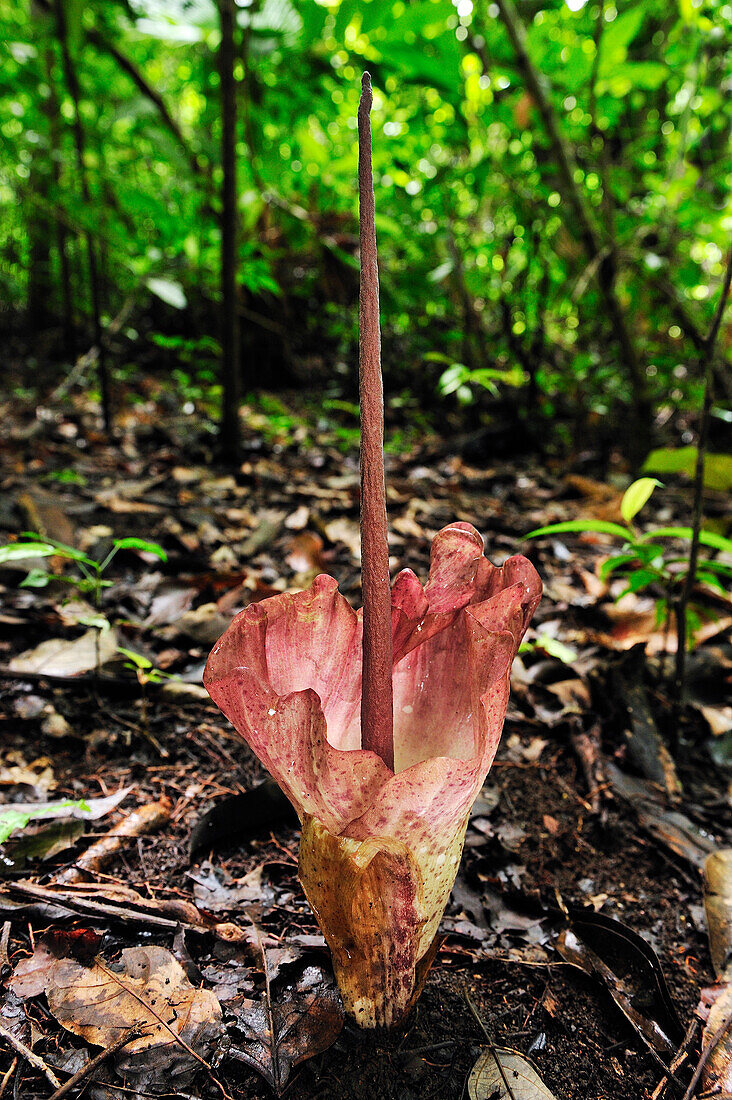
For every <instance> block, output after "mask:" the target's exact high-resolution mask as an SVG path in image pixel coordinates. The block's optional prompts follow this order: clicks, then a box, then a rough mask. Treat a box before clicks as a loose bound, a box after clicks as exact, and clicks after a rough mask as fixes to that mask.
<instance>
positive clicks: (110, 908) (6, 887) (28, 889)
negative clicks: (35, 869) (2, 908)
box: [3, 882, 202, 932]
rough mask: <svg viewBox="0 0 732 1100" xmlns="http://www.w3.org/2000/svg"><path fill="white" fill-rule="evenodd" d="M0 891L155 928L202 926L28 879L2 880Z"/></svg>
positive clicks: (63, 907) (199, 928)
mask: <svg viewBox="0 0 732 1100" xmlns="http://www.w3.org/2000/svg"><path fill="white" fill-rule="evenodd" d="M3 892H4V893H6V894H8V893H14V894H20V896H21V897H26V898H30V899H31V900H33V901H42V902H45V903H46V904H47V905H58V906H60V907H61V908H62V909H68V910H69V911H70V912H71V913H83V914H85V915H88V916H98V917H107V918H112V919H115V920H121V921H130V922H132V923H136V924H154V925H157V927H159V928H169V929H170V930H171V931H177V929H178V928H186V929H189V930H190V931H197V932H200V931H201V930H202V929H201V927H200V926H198V925H195V924H187V923H186V922H185V921H180V920H171V919H170V918H169V917H160V916H158V915H157V914H155V913H150V912H149V911H147V910H142V909H141V910H137V909H132V908H130V907H128V906H124V905H114V904H113V903H111V902H99V901H92V900H91V899H89V898H79V897H75V896H74V895H73V894H66V893H61V891H56V890H49V889H48V888H47V887H45V886H37V885H35V884H34V883H31V882H6V883H4V884H3Z"/></svg>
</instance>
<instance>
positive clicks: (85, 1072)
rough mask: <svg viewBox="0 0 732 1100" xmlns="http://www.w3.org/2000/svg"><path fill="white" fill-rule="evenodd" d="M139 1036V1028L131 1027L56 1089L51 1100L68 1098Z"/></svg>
mask: <svg viewBox="0 0 732 1100" xmlns="http://www.w3.org/2000/svg"><path fill="white" fill-rule="evenodd" d="M139 1034H140V1030H139V1028H136V1027H131V1028H130V1029H129V1031H126V1032H125V1033H124V1035H120V1037H119V1039H116V1040H115V1041H114V1042H113V1043H112V1045H111V1046H109V1047H107V1048H106V1050H102V1051H101V1052H100V1053H99V1054H97V1055H96V1056H95V1057H94V1058H92V1059H91V1060H90V1061H89V1062H87V1064H86V1065H85V1066H82V1067H81V1069H80V1070H77V1072H76V1073H75V1074H74V1076H73V1077H69V1079H68V1081H65V1082H64V1084H63V1085H61V1088H59V1089H56V1091H55V1092H54V1094H53V1096H52V1097H51V1100H62V1097H64V1096H68V1094H69V1093H70V1092H71V1090H72V1089H75V1088H76V1086H77V1085H80V1084H81V1082H82V1081H86V1079H87V1077H91V1075H92V1074H93V1073H94V1071H95V1070H96V1069H97V1068H98V1067H99V1066H101V1064H102V1062H104V1061H105V1060H106V1059H107V1058H111V1056H112V1055H113V1054H116V1053H117V1051H118V1050H121V1049H122V1047H123V1046H126V1045H127V1043H129V1042H131V1040H132V1039H135V1038H137V1036H138V1035H139Z"/></svg>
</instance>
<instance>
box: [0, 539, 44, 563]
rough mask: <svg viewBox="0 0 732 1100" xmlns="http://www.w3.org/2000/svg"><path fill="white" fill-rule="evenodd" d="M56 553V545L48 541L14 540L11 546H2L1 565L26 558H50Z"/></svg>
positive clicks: (0, 547)
mask: <svg viewBox="0 0 732 1100" xmlns="http://www.w3.org/2000/svg"><path fill="white" fill-rule="evenodd" d="M56 553H57V550H56V547H55V546H51V545H50V544H49V543H47V542H12V543H10V545H9V546H0V565H4V564H5V562H8V561H22V560H23V559H24V558H50V557H53V555H54V554H56Z"/></svg>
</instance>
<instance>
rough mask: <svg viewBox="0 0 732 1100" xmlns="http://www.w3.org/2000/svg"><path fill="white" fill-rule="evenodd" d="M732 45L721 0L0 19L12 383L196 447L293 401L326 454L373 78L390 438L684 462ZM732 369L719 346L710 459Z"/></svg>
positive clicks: (2, 295)
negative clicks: (359, 147)
mask: <svg viewBox="0 0 732 1100" xmlns="http://www.w3.org/2000/svg"><path fill="white" fill-rule="evenodd" d="M227 25H228V30H227ZM730 25H732V6H730V3H729V2H728V0H617V6H616V4H615V3H614V2H613V0H602V2H601V3H598V2H596V0H586V2H585V3H583V2H582V0H568V2H559V0H519V2H518V5H517V6H516V7H514V0H497V2H495V3H494V2H488V0H472V2H471V0H456V2H454V0H340V2H339V0H236V2H235V0H2V3H0V52H1V53H2V65H1V66H0V134H1V135H2V141H1V142H0V300H1V301H2V305H0V327H1V328H2V331H3V334H4V338H3V343H4V345H5V355H4V358H5V359H6V365H7V364H9V365H10V366H11V370H10V371H8V370H6V377H5V384H4V385H5V388H6V389H7V390H8V392H10V393H11V394H12V393H13V392H15V393H17V394H19V395H20V396H26V397H28V398H32V399H34V400H37V401H43V400H44V399H45V398H46V396H47V395H48V394H49V393H50V392H51V391H53V390H54V389H55V388H57V387H58V386H59V385H60V384H61V385H62V386H63V385H66V386H67V389H68V390H71V389H72V388H73V386H76V387H79V386H82V387H85V392H86V393H87V394H89V393H91V395H92V397H94V398H95V399H102V400H105V401H106V403H107V404H108V406H109V410H110V413H111V415H112V416H114V415H117V414H118V413H119V411H120V409H121V408H123V407H124V406H125V405H126V404H128V405H129V404H130V403H132V404H134V402H135V401H141V400H143V399H145V398H146V397H148V396H149V394H150V392H151V389H150V387H151V386H152V385H153V384H154V385H155V386H157V387H160V390H159V391H158V390H157V389H156V391H155V392H156V393H157V392H161V393H162V394H163V395H164V396H165V395H167V400H168V401H175V402H180V404H181V407H185V408H186V409H188V410H189V411H194V410H195V411H196V412H197V413H199V414H200V415H201V417H202V418H203V419H204V420H205V419H209V420H210V421H211V422H212V423H216V422H217V421H218V419H219V417H220V416H221V412H222V385H227V386H228V387H229V391H228V392H229V394H231V393H233V394H234V395H236V393H237V386H239V385H240V392H241V394H242V396H243V397H244V398H246V399H249V400H250V401H252V400H254V401H257V402H259V405H258V407H259V409H260V411H261V413H262V414H263V416H264V417H265V418H266V419H267V420H268V422H269V423H270V424H271V423H272V422H273V421H276V419H277V417H278V416H287V415H289V414H288V413H287V411H286V410H287V409H288V408H289V406H288V405H287V404H286V403H283V399H282V398H281V397H276V396H272V395H273V394H275V395H276V394H280V395H282V394H287V393H290V392H292V391H301V392H302V393H304V394H311V395H313V394H315V395H317V402H316V404H317V405H318V407H322V408H323V409H324V410H325V411H328V410H330V412H331V413H333V414H337V416H338V417H339V418H340V422H341V424H342V426H343V435H344V438H345V439H346V441H348V440H349V438H350V436H353V435H354V434H355V430H356V426H357V419H356V414H357V409H356V408H355V406H354V405H353V401H354V400H355V399H356V395H357V380H356V369H355V363H356V360H357V308H356V303H357V296H358V252H357V240H358V224H357V191H356V131H355V127H356V108H357V103H358V96H359V92H360V76H361V72H362V70H363V69H364V68H368V69H369V71H370V72H371V74H372V77H373V81H374V86H375V101H374V112H373V118H372V122H373V127H374V169H375V183H376V206H377V231H378V234H379V248H380V267H381V294H382V325H383V345H384V355H383V358H384V371H385V385H386V389H387V394H388V396H389V416H390V417H391V418H392V421H393V423H395V424H399V425H402V426H403V428H402V429H400V430H404V431H407V432H408V431H412V432H415V431H416V432H420V431H422V430H426V429H427V428H428V427H429V426H430V425H434V426H437V427H438V428H443V429H444V427H445V425H447V424H449V425H451V426H452V427H454V428H455V430H458V431H464V432H465V433H468V434H469V433H471V432H472V433H474V434H475V436H476V439H477V440H478V443H477V444H476V446H477V447H478V449H480V447H483V449H484V451H485V453H486V455H487V456H488V457H489V456H490V455H491V454H492V453H495V452H496V451H497V450H500V449H501V448H504V449H506V450H510V449H511V448H512V447H513V448H524V449H526V448H528V447H536V448H538V449H541V450H543V451H544V452H545V453H546V452H550V453H554V454H559V455H561V454H564V453H570V452H572V451H577V450H578V449H582V448H583V447H588V446H592V447H593V448H595V450H596V452H597V453H598V454H601V455H602V454H604V455H606V456H608V455H610V454H611V453H612V452H616V453H620V454H622V455H623V456H625V458H626V459H628V460H629V461H630V462H638V461H640V459H642V457H643V455H644V453H645V452H646V451H647V450H648V449H649V448H650V447H651V446H652V444H653V442H654V439H655V440H656V441H660V442H664V441H665V442H669V441H670V442H672V443H675V444H677V445H679V446H681V445H682V444H689V443H691V442H693V440H694V434H693V430H692V429H694V428H695V425H696V422H697V414H698V411H699V409H700V407H701V403H702V390H703V384H704V364H703V359H704V352H705V344H704V341H705V334H706V333H707V331H708V329H709V327H710V325H711V323H712V318H713V315H714V311H715V308H716V304H717V301H718V298H719V294H720V286H721V285H722V282H723V276H724V272H725V264H726V259H727V252H728V249H729V242H730V239H731V238H732V233H731V232H730V231H731V230H732V200H731V199H730V193H731V189H730V183H731V182H732V162H731V160H730V123H731V120H732V97H731V96H730V88H731V87H732V52H730V50H729V31H730ZM222 29H223V32H224V38H223V39H222ZM227 36H228V48H229V53H230V56H229V58H228V61H227V55H226V48H227V42H226V41H225V39H226V38H227ZM227 64H229V65H230V68H231V71H232V73H233V80H234V84H233V88H234V98H235V103H234V107H235V117H232V115H231V112H230V113H229V115H228V116H227V115H226V112H225V111H223V112H222V98H223V99H224V100H225V96H224V97H222V77H223V80H224V84H225V81H226V75H225V74H226V65H227ZM223 118H227V122H226V123H224V122H223V121H222V119H223ZM227 126H228V128H229V130H230V131H231V132H230V134H229V138H230V141H233V149H234V153H235V164H233V166H232V165H229V168H228V171H229V181H230V182H231V181H232V176H231V171H232V170H233V169H235V171H236V177H235V185H236V189H235V196H236V203H235V209H234V210H231V209H228V210H227V207H226V202H225V197H226V189H225V187H224V168H225V167H226V153H225V150H226V136H227V135H226V129H227ZM222 145H223V149H224V152H223V153H222ZM222 196H223V200H222ZM222 228H223V230H224V236H226V233H227V231H228V232H229V234H230V235H231V234H232V233H233V234H234V238H233V239H234V240H235V244H236V248H235V262H234V268H235V270H234V278H235V280H236V289H235V301H236V303H237V309H236V313H237V317H238V322H239V331H238V334H236V335H235V339H236V345H237V346H236V349H234V351H232V350H230V348H229V345H227V344H226V333H225V332H224V346H225V347H227V351H226V353H225V355H223V360H224V361H223V363H222V347H221V344H222V326H221V322H220V316H221V301H222V290H223V291H225V282H226V264H225V263H224V265H223V283H222V260H221V238H222ZM225 327H226V326H225V325H224V329H225ZM90 348H91V349H93V354H91V355H90V354H88V353H89V350H90ZM98 349H101V354H98ZM236 351H240V365H239V366H238V367H236V355H235V352H236ZM729 351H730V338H729V335H728V333H726V332H725V330H724V327H723V329H722V331H721V333H720V338H719V342H718V345H717V349H716V351H715V357H716V358H715V363H714V369H713V372H712V373H713V374H714V375H715V376H716V379H715V381H716V398H715V403H714V408H713V413H714V415H713V418H712V433H713V437H712V442H713V443H714V436H715V434H716V437H717V441H718V440H719V438H720V437H721V432H722V431H723V430H724V428H725V427H726V428H727V429H728V427H729V421H728V414H727V413H726V411H725V406H726V405H728V404H729V397H730V393H729V389H730V383H729V377H730V372H729V366H728V356H729ZM227 360H228V362H227ZM232 362H233V363H234V367H235V369H236V371H237V372H240V383H239V380H238V378H237V379H234V380H233V382H232V379H231V377H229V378H228V381H227V370H229V373H230V368H231V366H232ZM95 363H96V366H95ZM100 367H101V369H100ZM69 376H70V377H69ZM64 380H65V381H64ZM232 387H233V388H232ZM105 390H106V392H100V391H105ZM257 395H259V396H257ZM223 407H224V410H225V409H226V401H224V402H223ZM349 433H350V436H349ZM481 433H483V434H482V435H481ZM397 438H398V442H400V443H403V444H404V445H406V444H407V443H408V436H402V437H397ZM481 440H482V442H481Z"/></svg>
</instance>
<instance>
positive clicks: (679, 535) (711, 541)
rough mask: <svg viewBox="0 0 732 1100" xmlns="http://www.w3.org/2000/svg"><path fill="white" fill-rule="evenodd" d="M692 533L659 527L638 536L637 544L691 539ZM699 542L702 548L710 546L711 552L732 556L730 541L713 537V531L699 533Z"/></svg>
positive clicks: (731, 540) (685, 530)
mask: <svg viewBox="0 0 732 1100" xmlns="http://www.w3.org/2000/svg"><path fill="white" fill-rule="evenodd" d="M692 533H693V532H692V529H691V527H659V528H658V530H656V531H648V532H647V533H646V534H645V535H640V536H639V538H638V542H650V541H651V540H652V539H691V536H692ZM699 542H700V543H701V545H702V546H710V547H711V548H712V549H713V550H722V551H723V552H724V553H725V554H732V539H726V538H724V536H723V535H715V534H714V532H713V531H700V532H699Z"/></svg>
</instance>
